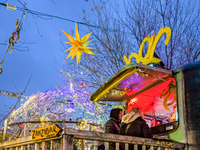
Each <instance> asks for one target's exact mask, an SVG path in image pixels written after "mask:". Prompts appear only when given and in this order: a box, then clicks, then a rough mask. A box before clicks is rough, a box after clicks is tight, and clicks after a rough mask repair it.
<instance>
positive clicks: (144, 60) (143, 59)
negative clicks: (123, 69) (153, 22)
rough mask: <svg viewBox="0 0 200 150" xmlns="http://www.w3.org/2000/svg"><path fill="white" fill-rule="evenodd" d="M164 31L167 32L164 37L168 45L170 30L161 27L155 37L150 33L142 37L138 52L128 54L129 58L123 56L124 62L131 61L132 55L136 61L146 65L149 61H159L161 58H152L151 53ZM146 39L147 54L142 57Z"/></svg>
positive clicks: (152, 53) (128, 62)
mask: <svg viewBox="0 0 200 150" xmlns="http://www.w3.org/2000/svg"><path fill="white" fill-rule="evenodd" d="M164 33H166V34H167V36H166V39H165V45H168V43H169V40H170V38H171V33H172V31H171V29H170V28H169V27H162V28H161V29H160V31H159V32H158V34H157V36H156V37H155V36H154V35H151V37H150V36H147V37H145V38H144V40H143V41H142V43H141V45H140V49H139V54H137V53H132V54H131V55H130V56H129V58H127V57H126V55H124V56H123V59H124V61H125V62H126V64H130V63H131V58H132V57H135V58H136V61H137V63H142V64H144V65H147V64H149V63H155V64H157V63H159V62H160V61H161V60H160V59H159V58H154V57H153V55H154V51H155V48H156V46H157V44H158V41H159V39H160V37H161V36H162V35H163V34H164ZM147 41H148V43H149V47H148V50H147V54H146V55H145V57H142V51H143V46H144V44H145V42H147Z"/></svg>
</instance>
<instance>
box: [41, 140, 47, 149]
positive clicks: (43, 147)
mask: <svg viewBox="0 0 200 150" xmlns="http://www.w3.org/2000/svg"><path fill="white" fill-rule="evenodd" d="M42 150H47V143H46V142H42Z"/></svg>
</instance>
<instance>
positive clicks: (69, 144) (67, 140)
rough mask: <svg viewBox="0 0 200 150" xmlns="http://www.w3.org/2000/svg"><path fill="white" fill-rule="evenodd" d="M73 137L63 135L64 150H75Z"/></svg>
mask: <svg viewBox="0 0 200 150" xmlns="http://www.w3.org/2000/svg"><path fill="white" fill-rule="evenodd" d="M73 140H74V136H73V135H65V134H64V135H63V139H62V141H63V142H62V145H63V146H62V150H73Z"/></svg>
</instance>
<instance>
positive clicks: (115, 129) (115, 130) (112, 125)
mask: <svg viewBox="0 0 200 150" xmlns="http://www.w3.org/2000/svg"><path fill="white" fill-rule="evenodd" d="M119 124H120V122H118V121H117V120H116V119H114V118H111V119H110V120H108V121H107V122H106V124H105V133H112V134H119V130H120V125H119Z"/></svg>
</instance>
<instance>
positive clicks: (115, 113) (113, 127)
mask: <svg viewBox="0 0 200 150" xmlns="http://www.w3.org/2000/svg"><path fill="white" fill-rule="evenodd" d="M120 111H122V109H119V108H115V109H112V110H111V112H110V120H108V121H107V122H106V124H105V133H111V134H119V130H120V123H121V120H120V119H119V113H120ZM119 120H120V121H119ZM100 147H101V148H100ZM100 147H99V148H98V149H99V150H100V149H101V150H104V148H105V147H103V146H102V145H101V146H100ZM120 149H121V148H120ZM109 150H115V143H112V142H110V143H109Z"/></svg>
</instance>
